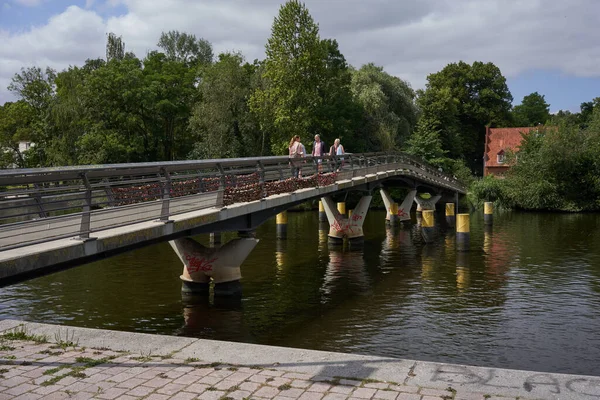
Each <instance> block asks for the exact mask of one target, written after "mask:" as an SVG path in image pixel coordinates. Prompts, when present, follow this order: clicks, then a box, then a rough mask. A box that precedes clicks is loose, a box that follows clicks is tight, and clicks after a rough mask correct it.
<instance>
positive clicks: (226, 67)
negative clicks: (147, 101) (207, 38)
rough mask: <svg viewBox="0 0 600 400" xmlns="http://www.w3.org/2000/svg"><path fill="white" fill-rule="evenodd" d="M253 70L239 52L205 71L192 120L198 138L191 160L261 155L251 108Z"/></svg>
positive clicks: (258, 134)
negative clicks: (249, 102) (249, 100)
mask: <svg viewBox="0 0 600 400" xmlns="http://www.w3.org/2000/svg"><path fill="white" fill-rule="evenodd" d="M253 74H254V68H253V67H252V66H250V65H249V64H244V58H243V57H242V55H241V54H239V53H224V54H220V55H219V60H218V61H217V62H216V63H215V64H213V65H211V66H209V67H208V68H206V69H205V71H204V73H203V74H202V80H201V83H200V86H199V91H200V98H201V100H200V101H199V102H198V103H197V104H196V106H195V107H194V110H193V112H192V117H191V118H190V129H191V130H192V132H193V133H195V134H196V135H197V137H198V141H196V143H195V144H194V148H193V151H192V152H191V154H190V158H194V159H202V158H227V157H241V156H258V155H260V154H261V148H260V145H261V138H260V132H259V130H258V126H257V123H256V121H255V120H254V118H253V116H252V115H251V114H250V111H249V109H248V104H247V99H248V97H249V96H250V94H251V90H252V88H251V81H252V76H253Z"/></svg>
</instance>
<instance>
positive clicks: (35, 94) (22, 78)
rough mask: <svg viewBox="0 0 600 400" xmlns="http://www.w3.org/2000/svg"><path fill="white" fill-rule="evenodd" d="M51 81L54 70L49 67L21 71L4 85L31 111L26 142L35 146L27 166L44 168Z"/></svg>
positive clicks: (50, 130) (49, 130)
mask: <svg viewBox="0 0 600 400" xmlns="http://www.w3.org/2000/svg"><path fill="white" fill-rule="evenodd" d="M55 78H56V71H54V70H53V69H52V68H46V69H45V70H42V69H41V68H40V67H29V68H21V73H18V74H15V75H14V77H13V78H12V81H11V83H10V85H9V86H8V90H10V91H11V92H13V93H14V94H15V95H17V96H18V97H19V98H20V99H21V100H23V101H24V102H25V103H27V104H28V105H29V106H30V107H31V110H32V119H31V121H30V126H31V133H30V135H29V140H31V141H32V142H33V143H35V146H34V147H33V148H32V149H31V150H30V154H29V162H30V163H31V166H45V165H48V160H47V155H46V149H47V148H48V146H49V144H50V142H51V140H52V134H53V127H52V124H51V121H50V112H51V108H52V103H53V101H54V96H55V83H54V80H55Z"/></svg>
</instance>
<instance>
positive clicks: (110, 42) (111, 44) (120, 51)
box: [106, 32, 125, 62]
mask: <svg viewBox="0 0 600 400" xmlns="http://www.w3.org/2000/svg"><path fill="white" fill-rule="evenodd" d="M123 58H125V43H124V42H123V39H122V38H121V36H118V37H117V35H115V34H114V33H112V32H111V33H109V34H108V38H107V40H106V62H110V61H111V60H117V61H121V60H122V59H123Z"/></svg>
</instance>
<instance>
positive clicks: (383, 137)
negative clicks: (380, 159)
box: [351, 63, 418, 151]
mask: <svg viewBox="0 0 600 400" xmlns="http://www.w3.org/2000/svg"><path fill="white" fill-rule="evenodd" d="M351 89H352V94H353V96H354V100H355V101H356V102H357V103H358V104H359V105H360V106H361V107H362V110H363V123H362V126H361V128H360V129H361V130H362V135H361V136H363V137H364V138H365V140H366V141H367V143H366V148H365V149H364V150H367V151H374V150H393V149H395V148H398V147H399V146H401V144H402V143H403V142H404V141H405V140H406V139H408V137H409V136H410V134H411V133H412V131H413V129H414V127H415V125H416V123H417V116H418V109H417V107H416V104H415V102H414V98H415V92H414V91H413V90H412V88H411V87H410V85H409V84H408V83H407V82H405V81H403V80H402V79H400V78H398V77H395V76H392V75H390V74H388V73H387V72H385V71H384V70H383V68H382V67H378V66H376V65H374V64H372V63H371V64H366V65H363V66H362V67H361V68H360V69H359V70H355V71H353V73H352V83H351Z"/></svg>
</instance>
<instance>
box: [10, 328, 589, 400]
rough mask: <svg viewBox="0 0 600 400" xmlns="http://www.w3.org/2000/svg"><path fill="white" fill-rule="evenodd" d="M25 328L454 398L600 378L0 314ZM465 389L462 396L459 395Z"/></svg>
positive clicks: (565, 392) (97, 344)
mask: <svg viewBox="0 0 600 400" xmlns="http://www.w3.org/2000/svg"><path fill="white" fill-rule="evenodd" d="M15 328H17V329H25V330H26V331H27V333H28V334H34V335H46V336H47V338H48V340H49V341H51V342H57V341H60V340H66V339H70V340H72V341H75V342H77V343H78V345H79V346H85V347H90V348H92V347H93V348H103V349H110V350H115V351H123V350H126V351H129V352H131V353H134V354H135V353H139V354H142V355H149V354H151V355H169V356H170V357H171V358H174V359H181V360H182V361H183V360H186V359H190V358H198V359H200V360H202V361H204V362H209V363H213V362H219V363H226V364H233V365H238V366H261V367H267V368H272V369H277V370H285V371H290V372H299V373H305V374H310V375H312V376H315V377H319V378H322V379H323V380H326V379H335V378H337V379H344V378H347V379H356V380H364V379H373V380H378V381H386V382H395V383H398V384H404V385H411V386H419V387H428V388H437V389H441V390H446V389H448V388H449V387H451V388H453V389H454V390H456V393H457V394H456V397H455V398H456V399H459V398H467V397H465V396H469V395H471V394H473V393H475V394H479V395H482V396H484V395H490V396H492V395H493V396H500V397H502V396H504V397H512V398H515V397H520V398H527V399H534V398H538V399H563V400H564V399H600V378H599V377H594V376H583V375H566V374H554V373H540V372H530V371H520V370H509V369H498V368H483V367H472V366H465V365H455V364H442V363H432V362H422V361H414V360H403V359H396V358H386V357H374V356H363V355H356V354H343V353H334V352H325V351H315V350H303V349H291V348H284V347H276V346H263V345H255V344H244V343H233V342H224V341H216V340H205V339H193V338H186V337H174V336H165V335H151V334H144V333H131V332H118V331H110V330H101V329H90V328H77V327H64V326H57V325H49V324H39V323H33V322H26V321H15V320H2V321H0V333H2V332H6V331H9V330H11V329H15ZM461 394H464V396H461Z"/></svg>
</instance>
